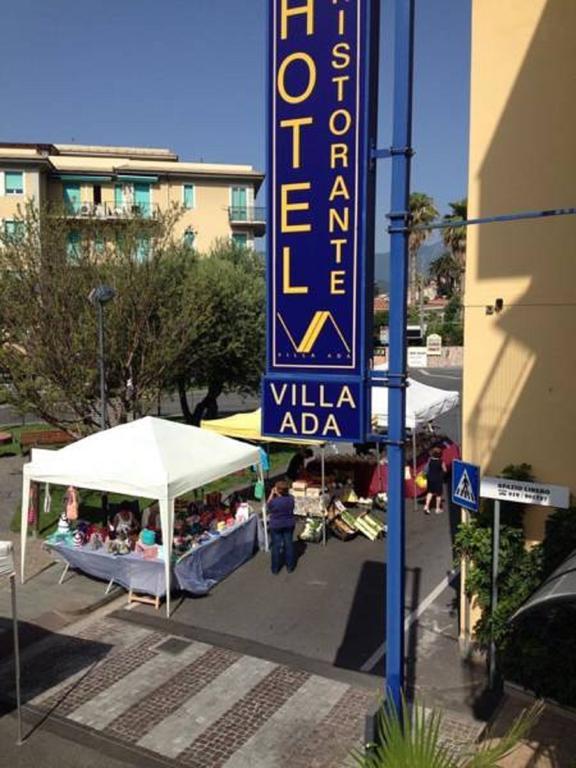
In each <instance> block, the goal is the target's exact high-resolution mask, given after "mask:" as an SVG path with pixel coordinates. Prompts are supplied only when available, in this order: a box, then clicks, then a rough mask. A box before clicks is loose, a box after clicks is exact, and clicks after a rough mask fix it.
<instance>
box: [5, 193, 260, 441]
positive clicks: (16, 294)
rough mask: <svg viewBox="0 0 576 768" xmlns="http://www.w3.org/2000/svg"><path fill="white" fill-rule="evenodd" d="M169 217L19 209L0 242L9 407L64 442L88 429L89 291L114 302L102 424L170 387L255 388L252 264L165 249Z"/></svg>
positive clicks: (230, 254) (91, 365) (132, 412)
mask: <svg viewBox="0 0 576 768" xmlns="http://www.w3.org/2000/svg"><path fill="white" fill-rule="evenodd" d="M178 216H179V211H178V210H176V209H174V210H171V211H169V212H167V213H162V214H158V215H157V216H154V218H153V219H145V218H143V217H131V218H128V217H127V218H126V219H122V220H115V221H109V222H106V221H105V220H101V219H97V218H96V217H83V219H82V221H78V220H77V219H72V218H70V217H69V216H68V215H67V214H66V212H65V211H55V210H54V209H51V210H50V211H38V210H36V209H35V208H34V207H32V206H30V207H28V208H27V209H26V211H25V212H23V213H22V216H21V218H20V219H19V225H18V227H17V231H16V233H15V234H12V235H10V236H8V235H7V234H6V233H3V234H0V307H1V308H0V328H1V332H2V344H1V345H0V368H1V369H2V370H3V372H4V374H5V377H6V381H7V384H6V386H5V389H6V393H5V396H6V398H7V399H8V400H9V402H11V403H12V404H14V405H15V406H16V407H17V408H18V409H19V410H21V411H22V412H30V411H32V412H34V413H36V414H38V416H39V417H41V418H42V419H43V420H45V421H46V422H48V423H50V424H53V425H57V426H60V427H63V428H64V429H67V430H68V431H69V432H71V433H72V434H74V435H82V434H86V433H88V432H90V431H92V430H94V429H97V428H98V426H99V423H100V388H99V370H98V320H97V310H96V308H95V307H94V306H93V305H92V304H91V303H90V302H89V301H88V295H89V293H90V291H91V290H92V289H93V288H94V287H96V286H97V285H100V284H107V285H110V286H111V287H113V288H114V289H115V291H116V296H115V298H114V300H113V301H110V302H109V303H108V304H106V305H105V309H104V316H105V330H106V354H105V359H106V374H107V393H108V401H109V402H108V405H109V409H108V415H109V421H110V422H111V423H112V424H115V423H120V422H123V421H126V420H127V419H129V418H134V417H137V416H141V415H144V414H146V413H148V412H150V410H151V409H152V408H153V407H154V406H155V405H156V402H157V398H158V397H159V395H160V393H161V392H162V391H163V390H165V389H166V388H169V387H174V386H175V381H176V380H180V379H178V377H182V381H184V382H185V385H186V386H188V385H193V386H208V387H210V386H211V385H212V384H213V383H214V382H216V384H217V385H218V386H219V387H220V388H222V387H230V388H233V387H236V388H238V389H240V390H242V391H245V390H248V389H250V388H254V387H256V385H257V378H258V377H259V374H260V370H261V365H262V362H261V359H262V353H261V352H262V345H263V342H262V338H263V331H260V327H261V325H262V323H261V320H262V312H263V308H262V305H263V277H262V274H261V269H260V268H259V267H257V263H258V260H257V258H256V257H255V256H254V255H253V254H251V253H250V252H249V251H246V250H244V249H237V248H234V247H233V246H232V245H227V247H225V246H221V247H220V249H219V250H218V251H217V252H215V253H213V254H210V255H209V256H208V257H207V258H205V259H201V258H199V257H198V256H197V255H196V254H195V253H194V252H193V251H192V250H191V249H190V248H188V247H186V246H184V245H183V244H182V243H181V242H177V241H176V240H175V238H174V235H173V232H174V224H175V222H176V220H177V218H178ZM259 269H260V271H259ZM241 276H242V277H243V279H244V282H242V280H241V279H240V278H241ZM252 323H253V324H254V327H253V328H251V329H250V332H249V326H250V325H251V324H252ZM254 328H255V329H256V330H254Z"/></svg>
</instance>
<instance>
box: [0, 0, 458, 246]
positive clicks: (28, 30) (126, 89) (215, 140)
mask: <svg viewBox="0 0 576 768" xmlns="http://www.w3.org/2000/svg"><path fill="white" fill-rule="evenodd" d="M266 3H267V0H165V2H159V1H158V0H116V2H108V1H107V0H93V1H92V2H91V3H79V2H78V1H77V0H49V1H48V2H45V1H43V0H18V2H17V3H10V4H4V7H3V9H2V29H3V35H2V61H3V65H2V67H1V68H0V100H1V101H0V103H1V104H2V109H1V110H0V140H2V141H43V142H71V141H76V142H78V143H83V144H87V143H93V144H119V145H122V144H123V145H151V146H167V147H171V148H172V149H174V150H175V151H176V152H178V154H179V155H180V157H181V158H183V159H187V160H198V159H204V160H205V161H213V162H241V163H251V164H253V165H255V166H257V167H258V168H264V150H265V105H264V88H265V76H266ZM416 8H417V27H416V28H417V36H416V63H415V74H416V81H415V112H414V146H415V148H416V151H417V154H416V156H415V159H414V166H413V168H414V173H413V184H412V188H413V189H414V190H417V191H422V192H427V193H428V194H431V195H432V196H433V197H434V198H435V199H436V201H437V205H438V207H439V208H440V209H441V211H442V212H444V211H445V210H446V208H447V203H448V201H450V200H454V199H457V198H460V197H462V196H464V195H465V193H466V176H467V140H468V90H469V48H470V43H469V40H470V32H469V25H470V0H416ZM392 9H393V1H392V0H382V54H381V98H380V119H379V126H380V127H379V132H380V145H381V146H387V145H389V143H390V136H391V125H392V116H391V111H390V105H391V94H390V86H391V75H392V50H391V45H392V35H391V25H392ZM382 162H383V163H385V162H386V161H381V166H380V167H384V166H382ZM388 186H389V175H388V173H386V172H383V173H381V174H380V180H379V196H378V207H379V210H380V211H381V212H382V211H383V210H384V209H385V208H386V207H387V196H388ZM377 227H378V236H377V248H378V249H379V250H383V249H386V248H387V243H386V238H385V236H384V234H383V231H384V227H385V221H384V220H383V218H382V217H381V216H379V217H378V224H377Z"/></svg>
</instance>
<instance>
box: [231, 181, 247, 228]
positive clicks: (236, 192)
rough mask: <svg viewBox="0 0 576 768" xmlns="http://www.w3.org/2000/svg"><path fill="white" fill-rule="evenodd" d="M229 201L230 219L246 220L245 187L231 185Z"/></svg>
mask: <svg viewBox="0 0 576 768" xmlns="http://www.w3.org/2000/svg"><path fill="white" fill-rule="evenodd" d="M230 202H231V211H230V217H231V219H232V221H248V190H247V189H246V187H232V188H231V191H230Z"/></svg>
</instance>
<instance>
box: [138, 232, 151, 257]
mask: <svg viewBox="0 0 576 768" xmlns="http://www.w3.org/2000/svg"><path fill="white" fill-rule="evenodd" d="M149 256H150V238H149V237H148V235H140V237H138V241H137V243H136V261H146V260H147V259H148V257H149Z"/></svg>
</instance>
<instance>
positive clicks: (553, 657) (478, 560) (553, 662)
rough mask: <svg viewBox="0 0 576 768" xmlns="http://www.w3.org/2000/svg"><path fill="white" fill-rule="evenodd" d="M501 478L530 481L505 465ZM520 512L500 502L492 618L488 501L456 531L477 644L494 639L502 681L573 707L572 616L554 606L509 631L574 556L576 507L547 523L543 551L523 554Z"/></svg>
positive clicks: (525, 469)
mask: <svg viewBox="0 0 576 768" xmlns="http://www.w3.org/2000/svg"><path fill="white" fill-rule="evenodd" d="M501 474H502V475H503V476H504V477H509V478H512V479H516V480H527V481H532V480H534V477H533V475H532V468H531V467H530V465H528V464H520V465H510V466H508V467H506V468H505V469H504V470H503V472H502V473H501ZM523 512H524V507H523V505H521V504H515V503H510V502H502V504H501V527H500V552H499V572H498V606H497V609H496V611H495V614H494V616H492V615H491V589H492V523H493V502H490V501H487V500H484V502H483V504H482V507H481V511H480V513H479V515H478V516H477V517H476V518H474V519H472V520H471V521H470V522H469V523H465V524H462V525H460V527H459V529H458V533H457V535H456V539H455V551H456V554H457V556H458V557H466V558H468V559H469V561H470V562H469V568H468V570H467V576H466V584H465V590H466V593H467V595H468V596H470V597H471V596H473V595H474V596H475V597H476V599H477V601H478V606H479V607H480V610H481V617H480V620H479V622H478V623H477V624H476V627H475V634H476V638H477V640H478V643H479V644H480V646H481V647H483V648H488V646H489V644H490V641H491V639H492V636H493V637H494V641H495V643H496V647H497V650H498V660H499V665H500V669H501V671H502V673H503V674H504V676H505V677H506V678H507V679H510V680H513V681H514V682H516V683H519V684H520V685H523V686H525V687H526V688H529V689H530V690H532V691H534V692H535V693H537V694H538V695H540V696H548V697H550V698H553V699H556V700H557V701H559V702H561V703H565V704H571V705H572V706H574V705H576V653H574V650H575V640H574V638H575V637H576V609H575V608H574V607H573V606H559V607H556V608H554V609H552V610H547V611H546V612H543V611H537V612H534V613H529V614H527V615H526V616H525V617H523V618H522V619H521V620H520V621H518V622H515V623H514V624H510V623H509V619H510V618H511V616H512V615H513V614H514V613H515V612H516V611H517V610H518V608H520V606H521V605H522V604H523V603H524V602H525V601H526V600H527V599H528V597H529V596H530V595H531V594H532V593H533V592H534V591H535V590H536V589H537V588H538V587H539V586H540V585H541V584H542V582H543V581H544V580H545V579H546V578H547V577H548V576H549V575H550V574H551V573H552V572H553V571H554V570H555V569H556V568H558V566H559V565H560V564H561V563H562V562H563V561H564V560H565V559H566V558H567V557H568V556H569V555H570V554H571V553H572V552H574V550H576V508H575V507H573V508H571V509H567V510H556V511H554V512H553V513H552V514H551V515H550V516H549V518H548V520H547V522H546V533H545V538H544V541H543V542H542V544H539V545H537V546H535V547H532V548H531V549H529V550H527V549H526V546H525V540H524V533H523V529H522V518H523Z"/></svg>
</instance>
